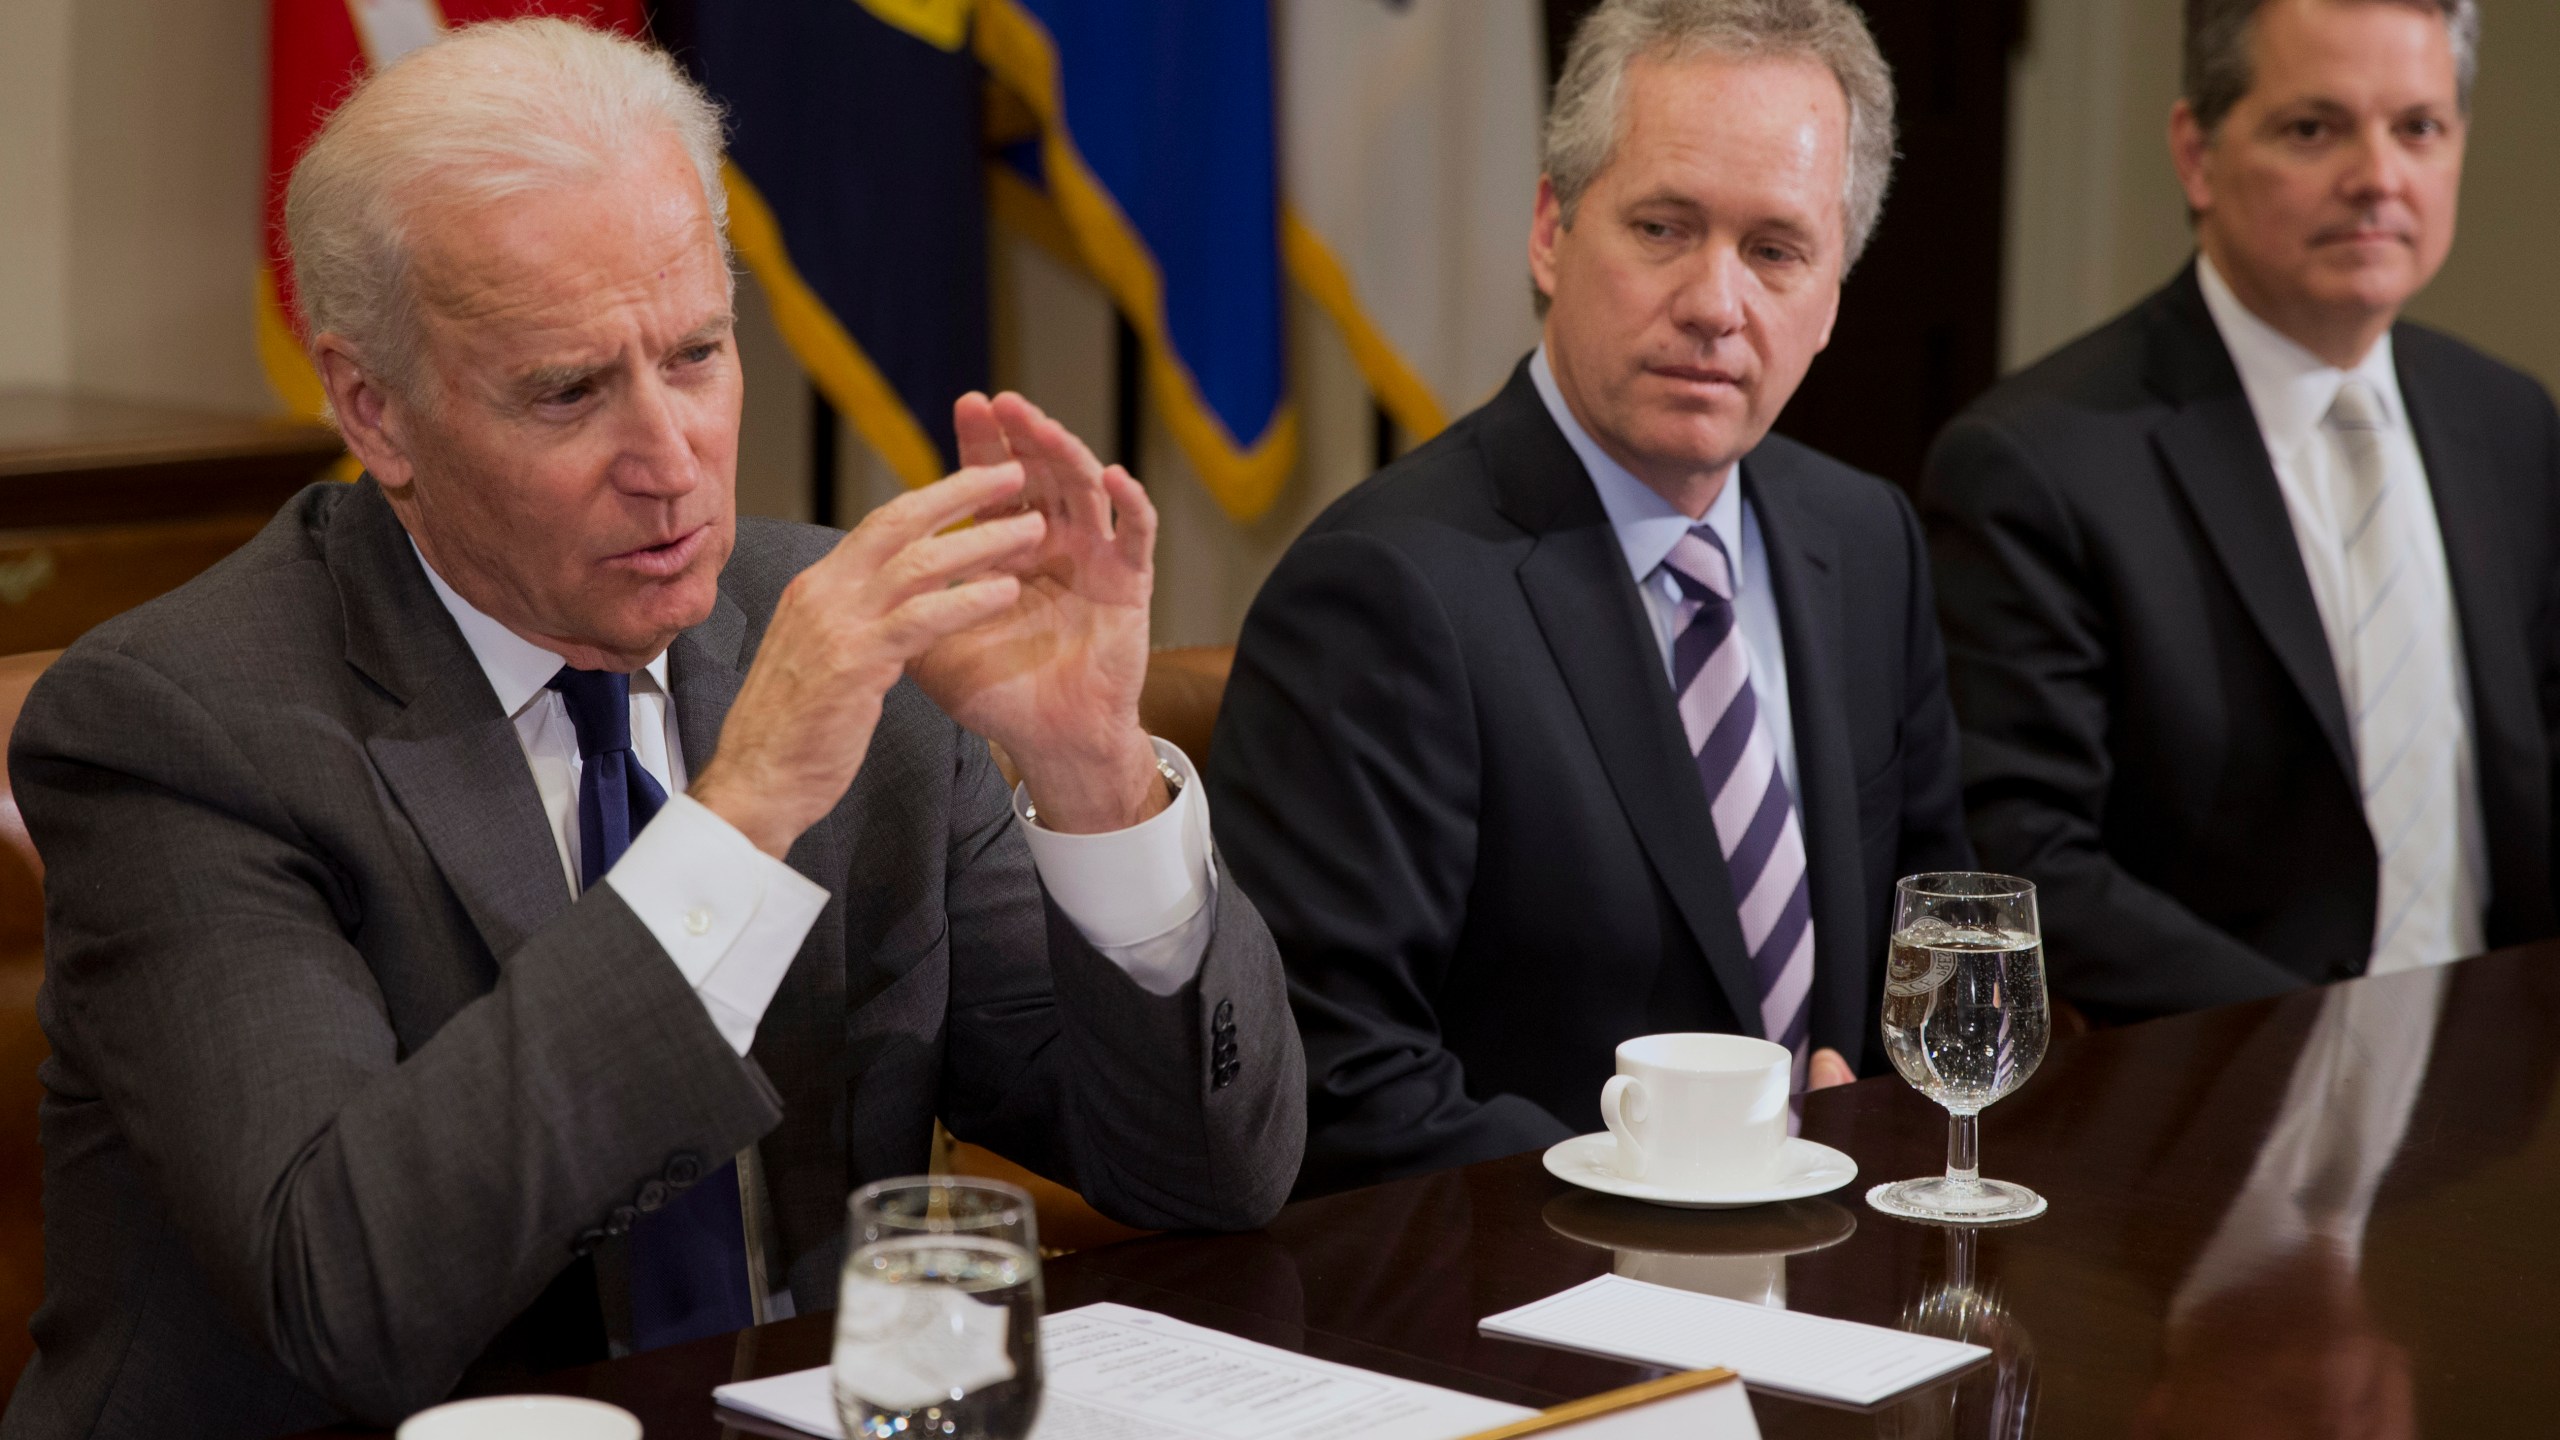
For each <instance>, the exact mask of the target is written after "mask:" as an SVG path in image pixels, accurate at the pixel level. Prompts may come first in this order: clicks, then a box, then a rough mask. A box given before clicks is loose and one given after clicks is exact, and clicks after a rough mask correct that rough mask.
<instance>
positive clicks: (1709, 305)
mask: <svg viewBox="0 0 2560 1440" xmlns="http://www.w3.org/2000/svg"><path fill="white" fill-rule="evenodd" d="M1749 282H1750V267H1748V266H1746V265H1744V264H1743V263H1742V257H1741V256H1740V255H1738V254H1736V253H1735V252H1734V251H1733V250H1731V249H1730V248H1728V247H1725V246H1721V245H1716V246H1709V247H1708V248H1707V249H1706V250H1705V251H1704V252H1703V253H1701V254H1700V255H1699V256H1698V258H1697V261H1696V263H1695V264H1694V265H1693V266H1692V267H1691V268H1690V271H1689V273H1688V274H1687V275H1685V276H1684V277H1682V280H1681V284H1680V288H1679V290H1678V291H1676V292H1675V293H1674V294H1673V295H1672V297H1671V318H1672V321H1673V323H1675V324H1677V325H1679V326H1680V328H1681V329H1683V330H1687V331H1690V332H1692V333H1694V334H1697V335H1699V336H1702V337H1704V338H1707V339H1711V340H1712V339H1720V338H1722V337H1724V336H1726V335H1730V334H1732V333H1733V332H1735V331H1736V330H1739V329H1741V328H1742V325H1743V319H1744V313H1745V312H1744V309H1743V303H1742V298H1743V291H1744V289H1745V288H1746V287H1747V286H1748V284H1749Z"/></svg>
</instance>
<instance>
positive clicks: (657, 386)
mask: <svg viewBox="0 0 2560 1440" xmlns="http://www.w3.org/2000/svg"><path fill="white" fill-rule="evenodd" d="M629 395H630V399H629V402H628V403H627V404H626V405H625V406H624V407H623V413H622V414H621V416H620V417H619V418H620V421H621V424H620V432H619V435H618V436H617V438H618V439H619V440H620V442H621V444H620V445H619V446H618V447H617V451H616V453H615V455H614V460H613V480H614V484H615V486H616V487H617V488H619V489H621V490H623V491H624V492H626V493H629V494H633V495H650V496H661V497H666V498H673V497H675V496H679V495H684V494H687V493H690V492H691V491H692V490H693V488H694V486H696V485H697V484H699V483H700V482H701V466H700V463H699V462H698V461H697V459H696V458H695V456H694V453H693V444H692V441H691V439H690V438H689V437H688V436H687V435H686V433H685V423H684V422H685V412H684V407H683V405H682V404H681V403H680V401H679V398H678V397H677V396H676V394H675V393H674V391H673V390H672V389H671V388H670V387H669V386H668V385H667V382H666V380H665V378H664V377H663V376H660V375H658V374H656V373H655V372H652V373H650V374H648V375H646V376H645V377H644V378H643V379H642V380H641V381H640V383H639V384H637V385H634V386H633V387H631V389H630V391H629Z"/></svg>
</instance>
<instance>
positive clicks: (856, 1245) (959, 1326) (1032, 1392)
mask: <svg viewBox="0 0 2560 1440" xmlns="http://www.w3.org/2000/svg"><path fill="white" fill-rule="evenodd" d="M847 1205H848V1208H849V1209H850V1211H851V1220H850V1230H849V1232H848V1233H847V1235H846V1239H845V1251H846V1254H845V1262H844V1285H843V1289H842V1292H841V1298H840V1301H839V1304H838V1308H837V1310H836V1347H835V1363H834V1377H833V1379H834V1387H835V1401H836V1416H837V1418H838V1419H839V1420H840V1421H842V1422H843V1425H844V1433H845V1434H846V1436H848V1437H850V1440H890V1437H893V1436H894V1437H900V1440H908V1437H920V1436H933V1437H937V1440H1023V1437H1024V1436H1026V1435H1028V1434H1030V1432H1031V1425H1032V1422H1033V1420H1035V1419H1036V1418H1037V1417H1038V1415H1039V1412H1040V1247H1039V1237H1038V1234H1037V1229H1036V1226H1035V1224H1034V1221H1033V1216H1032V1206H1031V1197H1030V1196H1029V1195H1027V1194H1025V1193H1023V1191H1022V1190H1021V1189H1020V1188H1019V1187H1017V1186H1013V1185H1007V1184H1005V1183H1004V1182H1002V1181H1000V1180H977V1179H963V1178H960V1177H957V1176H942V1175H932V1176H913V1177H909V1178H905V1179H898V1180H880V1181H875V1182H873V1183H872V1184H869V1185H865V1186H863V1187H862V1188H861V1189H859V1190H856V1191H855V1192H853V1198H852V1200H850V1201H849V1202H847Z"/></svg>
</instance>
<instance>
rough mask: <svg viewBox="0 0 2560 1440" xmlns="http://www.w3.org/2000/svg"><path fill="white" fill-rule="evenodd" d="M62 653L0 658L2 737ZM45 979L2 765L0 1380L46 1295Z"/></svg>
mask: <svg viewBox="0 0 2560 1440" xmlns="http://www.w3.org/2000/svg"><path fill="white" fill-rule="evenodd" d="M61 653H62V652H61V651H59V650H38V651H32V652H29V653H27V654H23V655H10V656H5V657H0V740H5V738H6V737H7V736H8V734H9V732H10V731H12V730H15V729H16V728H17V725H18V711H19V709H20V708H21V707H22V706H24V705H25V704H26V703H27V691H28V689H29V688H30V687H31V686H33V685H34V684H35V683H36V677H37V676H39V675H42V674H43V673H44V671H45V667H46V666H48V665H50V664H52V663H53V662H54V659H55V657H57V656H59V655H60V654H61ZM43 983H44V859H43V857H41V856H39V855H37V854H36V847H35V842H34V841H33V840H31V839H29V838H28V836H27V822H26V820H25V818H24V817H23V816H21V815H20V814H19V813H18V796H17V791H16V788H15V787H14V786H12V785H11V784H10V782H9V777H8V772H7V769H6V767H5V766H0V1380H14V1379H15V1377H16V1376H17V1373H18V1371H19V1369H20V1368H21V1367H23V1366H24V1365H25V1364H26V1363H27V1357H28V1356H29V1355H30V1354H32V1353H34V1350H35V1342H34V1340H33V1339H32V1338H31V1337H29V1335H28V1334H27V1319H28V1317H30V1316H32V1315H34V1314H35V1311H36V1304H37V1302H39V1301H41V1300H42V1299H44V1150H43V1147H42V1146H40V1145H39V1144H38V1143H37V1140H36V1104H37V1102H38V1101H39V1100H40V1099H41V1098H42V1097H43V1094H44V1090H43V1087H42V1086H41V1085H39V1084H38V1083H37V1082H36V1067H37V1066H38V1065H41V1064H43V1063H44V1057H45V1055H46V1054H47V1053H48V1049H47V1047H46V1045H45V1039H44V1032H43V1031H42V1030H41V1029H39V1028H37V1026H36V989H37V987H38V986H40V985H42V984H43Z"/></svg>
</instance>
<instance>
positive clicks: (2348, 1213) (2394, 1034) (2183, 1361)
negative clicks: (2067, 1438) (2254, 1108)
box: [2134, 970, 2447, 1440]
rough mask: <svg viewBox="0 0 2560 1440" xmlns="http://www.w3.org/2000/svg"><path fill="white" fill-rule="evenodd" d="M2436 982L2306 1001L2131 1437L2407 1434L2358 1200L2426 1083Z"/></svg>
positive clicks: (2374, 1438)
mask: <svg viewBox="0 0 2560 1440" xmlns="http://www.w3.org/2000/svg"><path fill="white" fill-rule="evenodd" d="M2446 980H2447V972H2446V971H2443V970H2433V971H2429V972H2426V973H2423V974H2420V975H2413V976H2410V977H2407V979H2406V980H2405V981H2404V982H2402V983H2396V984H2391V985H2372V984H2367V985H2346V986H2340V987H2337V988H2336V989H2333V990H2331V991H2330V992H2329V993H2328V994H2327V995H2325V996H2324V997H2323V998H2322V1000H2321V1008H2320V1014H2319V1016H2318V1018H2317V1019H2316V1020H2315V1021H2314V1022H2313V1025H2312V1029H2311V1033H2310V1035H2309V1036H2308V1037H2307V1038H2306V1039H2305V1040H2304V1043H2303V1046H2302V1050H2301V1052H2300V1054H2299V1055H2298V1057H2297V1058H2296V1059H2295V1061H2294V1067H2293V1074H2292V1077H2291V1079H2290V1081H2289V1083H2288V1084H2287V1086H2286V1088H2285V1095H2284V1100H2283V1103H2282V1106H2281V1108H2280V1109H2279V1110H2278V1111H2277V1114H2276V1119H2275V1124H2274V1125H2273V1126H2272V1127H2271V1128H2270V1130H2269V1131H2268V1134H2267V1139H2266V1142H2265V1143H2264V1144H2263V1145H2261V1146H2260V1147H2259V1149H2258V1153H2257V1156H2256V1158H2255V1159H2254V1160H2253V1161H2252V1163H2251V1165H2250V1169H2249V1175H2248V1178H2247V1179H2246V1180H2245V1181H2243V1182H2242V1184H2241V1187H2240V1191H2239V1194H2238V1195H2237V1196H2236V1197H2234V1199H2233V1200H2232V1202H2231V1206H2230V1208H2229V1209H2228V1210H2226V1211H2225V1212H2224V1213H2223V1217H2222V1219H2221V1221H2220V1223H2219V1224H2218V1225H2217V1226H2216V1228H2215V1230H2214V1233H2213V1236H2212V1238H2211V1239H2210V1240H2209V1241H2207V1242H2206V1244H2205V1247H2204V1249H2203V1251H2202V1252H2201V1253H2199V1254H2198V1256H2197V1257H2196V1260H2195V1263H2194V1264H2193V1265H2192V1266H2190V1267H2189V1268H2188V1271H2187V1275H2186V1278H2185V1280H2184V1281H2183V1282H2182V1283H2181V1284H2180V1286H2179V1288H2178V1290H2177V1292H2176V1294H2175V1295H2174V1296H2173V1297H2172V1298H2171V1300H2170V1304H2169V1314H2168V1330H2167V1336H2166V1340H2165V1343H2164V1346H2163V1349H2164V1352H2165V1353H2164V1356H2163V1362H2162V1365H2161V1370H2160V1374H2159V1378H2158V1379H2157V1381H2156V1382H2155V1383H2154V1384H2153V1386H2152V1389H2151V1392H2150V1394H2148V1395H2147V1396H2145V1397H2144V1399H2143V1403H2142V1408H2141V1410H2140V1412H2139V1413H2138V1415H2137V1417H2136V1423H2135V1427H2134V1433H2135V1434H2136V1435H2137V1436H2145V1437H2149V1436H2159V1437H2164V1440H2165V1437H2170V1436H2179V1437H2198V1440H2243V1437H2262V1436H2263V1437H2270V1440H2272V1437H2302V1440H2388V1437H2398V1436H2414V1435H2416V1434H2417V1433H2418V1425H2417V1405H2416V1387H2415V1384H2414V1381H2413V1378H2412V1372H2411V1366H2410V1359H2409V1352H2408V1349H2407V1348H2406V1347H2405V1346H2403V1345H2402V1344H2401V1343H2399V1342H2398V1341H2397V1340H2395V1339H2393V1338H2392V1337H2391V1336H2390V1335H2388V1334H2386V1333H2385V1332H2384V1330H2383V1328H2382V1327H2381V1325H2380V1324H2379V1323H2378V1322H2377V1320H2376V1318H2375V1314H2374V1310H2373V1307H2372V1305H2371V1303H2370V1302H2369V1300H2368V1299H2367V1297H2366V1294H2365V1289H2364V1284H2363V1280H2362V1277H2361V1274H2360V1271H2361V1268H2362V1262H2363V1257H2364V1237H2365V1228H2366V1225H2367V1223H2368V1221H2369V1220H2370V1219H2371V1217H2372V1213H2373V1202H2374V1196H2375V1195H2376V1193H2377V1192H2379V1191H2380V1189H2381V1188H2382V1182H2383V1177H2384V1176H2385V1174H2386V1173H2387V1172H2388V1171H2389V1170H2390V1168H2391V1163H2392V1161H2393V1159H2394V1158H2395V1157H2396V1156H2397V1155H2398V1154H2399V1152H2400V1149H2401V1145H2402V1142H2403V1140H2404V1139H2405V1138H2406V1136H2407V1134H2408V1130H2409V1117H2410V1113H2411V1111H2412V1110H2413V1109H2414V1108H2415V1107H2416V1105H2417V1102H2418V1096H2419V1092H2420V1091H2421V1089H2422V1088H2424V1085H2425V1082H2426V1079H2427V1068H2428V1061H2429V1059H2430V1056H2431V1054H2432V1052H2433V1049H2434V1045H2435V1035H2436V1029H2437V1022H2438V1020H2439V1018H2440V1017H2441V1014H2442V1012H2443V1008H2444V995H2445V984H2446Z"/></svg>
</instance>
